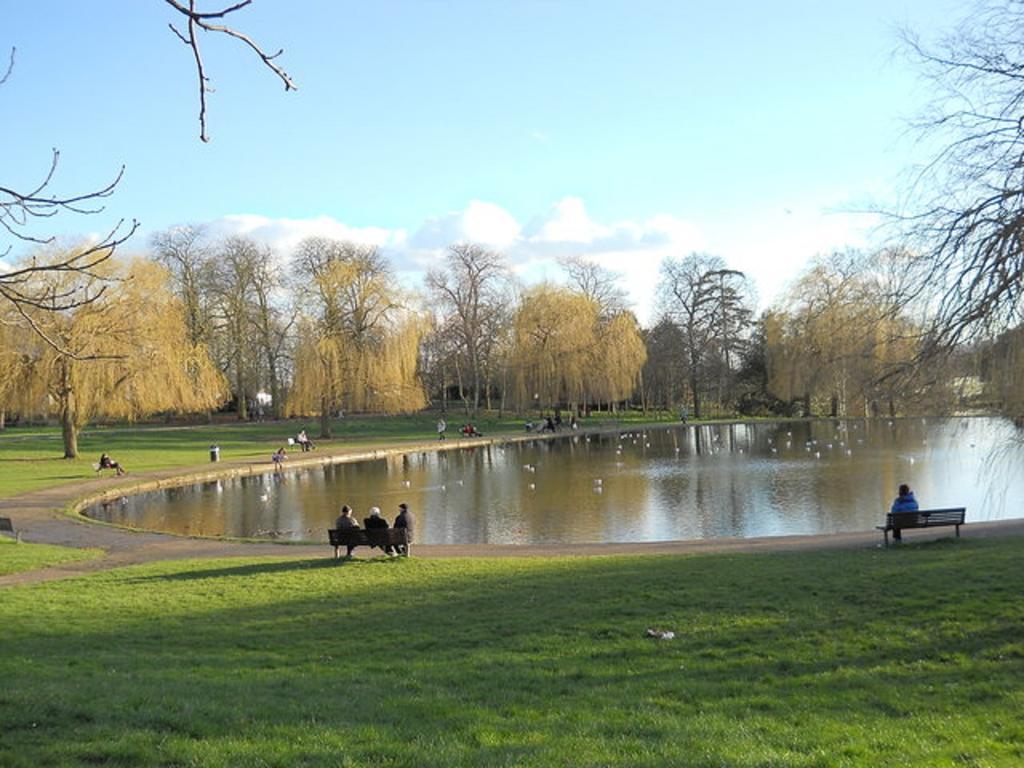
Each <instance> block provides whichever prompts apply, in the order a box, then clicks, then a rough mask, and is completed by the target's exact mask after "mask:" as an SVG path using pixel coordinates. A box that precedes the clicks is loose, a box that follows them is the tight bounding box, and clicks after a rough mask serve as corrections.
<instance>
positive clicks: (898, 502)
mask: <svg viewBox="0 0 1024 768" xmlns="http://www.w3.org/2000/svg"><path fill="white" fill-rule="evenodd" d="M918 509H919V507H918V506H917V499H915V498H914V492H913V491H912V490H910V486H909V485H907V484H906V483H904V484H903V485H901V486H900V495H899V496H897V497H896V499H895V501H893V503H892V507H891V508H890V509H889V511H890V512H917V510H918ZM892 537H893V539H895V540H897V541H899V540H900V539H902V538H903V537H902V536H901V535H900V529H899V528H897V529H895V530H894V531H893V532H892Z"/></svg>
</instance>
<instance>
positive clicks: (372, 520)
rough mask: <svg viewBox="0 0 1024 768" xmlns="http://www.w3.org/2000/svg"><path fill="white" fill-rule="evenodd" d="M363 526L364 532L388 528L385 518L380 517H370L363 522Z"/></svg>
mask: <svg viewBox="0 0 1024 768" xmlns="http://www.w3.org/2000/svg"><path fill="white" fill-rule="evenodd" d="M363 526H364V527H365V528H366V530H370V529H372V528H390V527H391V526H390V525H388V520H387V518H386V517H380V516H379V515H370V516H369V517H368V518H366V519H365V520H363Z"/></svg>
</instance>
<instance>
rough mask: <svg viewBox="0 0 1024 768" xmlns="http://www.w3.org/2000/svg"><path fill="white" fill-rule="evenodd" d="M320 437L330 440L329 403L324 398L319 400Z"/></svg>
mask: <svg viewBox="0 0 1024 768" xmlns="http://www.w3.org/2000/svg"><path fill="white" fill-rule="evenodd" d="M320 437H322V438H324V439H325V440H329V439H330V438H331V402H330V400H328V399H327V398H326V397H321V398H320Z"/></svg>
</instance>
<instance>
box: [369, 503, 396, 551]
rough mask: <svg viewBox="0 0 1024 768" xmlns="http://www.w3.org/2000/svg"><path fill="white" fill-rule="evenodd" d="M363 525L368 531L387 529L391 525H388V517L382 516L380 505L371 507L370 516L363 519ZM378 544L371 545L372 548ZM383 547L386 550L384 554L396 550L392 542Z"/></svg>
mask: <svg viewBox="0 0 1024 768" xmlns="http://www.w3.org/2000/svg"><path fill="white" fill-rule="evenodd" d="M363 527H364V528H365V529H366V530H367V531H386V530H387V529H388V528H390V527H391V526H390V525H388V520H387V518H386V517H381V514H380V507H370V516H369V517H367V518H365V519H364V520H363ZM376 546H379V545H377V544H371V545H370V547H371V548H372V547H376ZM381 549H383V550H384V554H386V555H391V554H394V550H393V549H392V548H391V545H390V544H389V545H386V546H383V547H381Z"/></svg>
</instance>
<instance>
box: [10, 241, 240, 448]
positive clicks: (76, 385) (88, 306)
mask: <svg viewBox="0 0 1024 768" xmlns="http://www.w3.org/2000/svg"><path fill="white" fill-rule="evenodd" d="M66 256H67V254H66V252H65V253H58V254H53V255H52V256H51V258H58V259H59V258H66ZM39 258H40V257H39V256H37V259H39ZM38 279H39V280H40V281H42V282H43V283H44V284H41V285H39V286H35V287H34V288H35V289H36V291H37V295H41V296H49V297H52V298H58V297H60V296H61V295H66V294H67V292H68V291H72V290H74V291H78V292H80V293H82V294H87V295H91V296H93V297H94V298H93V300H91V301H89V302H88V303H85V304H82V305H80V306H77V307H74V308H72V309H68V310H65V311H59V312H55V311H51V310H47V309H46V308H45V307H31V308H25V309H24V312H23V314H22V315H21V317H20V320H21V321H22V324H23V329H22V330H23V332H22V333H20V334H19V335H18V337H17V338H18V342H17V348H16V349H15V350H14V353H15V354H16V355H17V359H18V361H19V366H20V370H21V371H22V374H23V376H22V384H21V385H20V388H19V401H20V403H21V405H22V406H23V407H24V408H26V409H28V410H33V411H36V412H41V413H47V412H49V411H50V410H51V409H55V410H56V411H57V413H58V415H59V418H60V422H61V427H62V432H63V440H64V457H65V458H75V457H76V456H77V455H78V434H79V432H80V431H81V429H82V427H84V426H85V425H86V424H88V423H89V422H90V421H92V420H94V419H96V418H113V419H127V420H129V421H130V420H134V419H136V418H139V417H141V416H145V415H148V414H153V413H167V412H178V413H181V412H194V411H201V410H205V409H208V408H213V407H216V406H217V405H219V404H220V403H221V402H223V400H224V397H225V394H226V389H225V383H224V380H223V377H222V376H221V375H220V373H219V372H218V371H217V370H216V369H215V368H214V366H213V364H212V363H211V362H210V360H209V357H208V356H207V354H206V350H205V349H204V348H203V347H202V346H201V345H193V344H190V343H189V342H188V340H187V330H186V325H185V318H184V313H183V310H182V306H181V303H180V301H178V300H177V299H176V298H175V297H174V296H173V295H172V293H171V292H170V290H169V288H168V274H167V271H166V270H165V269H164V268H162V267H160V266H158V265H156V264H153V263H152V262H147V261H142V260H139V261H135V262H133V263H131V264H130V265H128V267H127V268H125V267H122V266H120V265H118V264H115V263H114V262H113V261H108V262H106V263H104V264H103V265H102V266H101V268H100V269H97V270H95V273H90V274H81V273H68V272H47V273H43V274H41V275H39V276H38Z"/></svg>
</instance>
